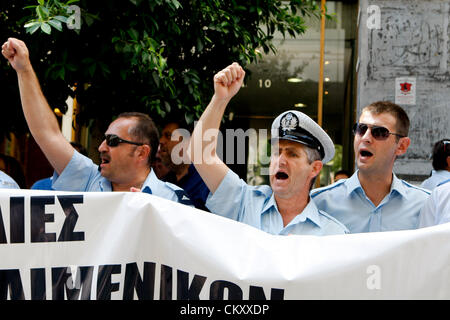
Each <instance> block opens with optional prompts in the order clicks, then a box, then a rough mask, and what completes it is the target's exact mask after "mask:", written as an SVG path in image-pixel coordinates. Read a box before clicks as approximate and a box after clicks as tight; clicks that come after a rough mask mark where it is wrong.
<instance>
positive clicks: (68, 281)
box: [52, 266, 94, 300]
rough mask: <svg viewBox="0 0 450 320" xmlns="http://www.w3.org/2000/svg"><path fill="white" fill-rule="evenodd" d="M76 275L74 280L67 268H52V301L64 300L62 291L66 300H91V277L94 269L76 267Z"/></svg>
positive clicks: (90, 267)
mask: <svg viewBox="0 0 450 320" xmlns="http://www.w3.org/2000/svg"><path fill="white" fill-rule="evenodd" d="M77 268H78V270H77V275H76V277H75V279H74V276H73V275H72V270H71V269H70V268H69V267H65V268H52V299H53V300H64V289H65V292H66V297H67V300H79V299H80V293H81V300H90V299H91V288H92V276H93V273H94V267H92V266H85V267H77Z"/></svg>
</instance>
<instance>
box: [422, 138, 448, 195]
mask: <svg viewBox="0 0 450 320" xmlns="http://www.w3.org/2000/svg"><path fill="white" fill-rule="evenodd" d="M432 165H433V171H431V177H429V178H428V179H425V181H424V182H422V184H421V185H420V186H421V187H422V188H425V189H428V190H433V189H434V188H435V187H436V186H437V185H438V184H440V183H441V182H443V181H446V180H448V179H450V139H442V140H439V141H438V142H436V143H435V144H434V147H433V161H432Z"/></svg>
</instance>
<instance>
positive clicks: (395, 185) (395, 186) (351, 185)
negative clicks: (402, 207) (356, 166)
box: [344, 170, 406, 198]
mask: <svg viewBox="0 0 450 320" xmlns="http://www.w3.org/2000/svg"><path fill="white" fill-rule="evenodd" d="M358 171H359V170H356V171H355V173H354V174H353V175H352V176H351V177H350V178H348V179H347V180H346V181H345V182H344V184H345V185H346V187H347V196H349V195H350V194H351V193H352V192H353V191H355V190H357V189H358V188H359V189H361V191H363V192H364V189H363V188H362V186H361V183H360V182H359V178H358ZM393 191H396V192H398V193H399V194H400V195H401V196H403V197H405V198H406V189H405V186H404V184H403V183H402V181H401V180H400V179H399V178H397V176H396V175H395V173H392V183H391V190H390V191H389V194H391V193H392V192H393Z"/></svg>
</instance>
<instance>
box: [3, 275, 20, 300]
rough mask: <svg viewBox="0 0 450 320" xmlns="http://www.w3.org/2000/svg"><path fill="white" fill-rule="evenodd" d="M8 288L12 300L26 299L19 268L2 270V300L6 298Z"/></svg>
mask: <svg viewBox="0 0 450 320" xmlns="http://www.w3.org/2000/svg"><path fill="white" fill-rule="evenodd" d="M8 288H9V296H10V298H11V300H25V294H24V293H23V286H22V279H21V278H20V271H19V269H12V270H0V300H6V298H7V297H8Z"/></svg>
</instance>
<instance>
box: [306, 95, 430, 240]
mask: <svg viewBox="0 0 450 320" xmlns="http://www.w3.org/2000/svg"><path fill="white" fill-rule="evenodd" d="M408 131H409V118H408V115H407V114H406V112H405V111H404V110H403V109H402V108H401V107H400V106H398V105H396V104H394V103H391V102H388V101H379V102H375V103H372V104H370V105H369V106H367V107H365V108H364V109H363V110H362V113H361V116H360V118H359V122H358V123H357V124H355V126H354V128H353V132H354V135H355V138H354V145H353V147H354V151H355V157H356V159H355V160H356V166H357V169H358V170H357V171H356V172H355V173H354V174H353V175H352V176H351V177H350V178H348V179H344V180H340V181H338V182H336V183H334V184H332V185H330V186H327V187H323V188H319V189H315V190H313V191H312V192H311V197H312V198H313V200H314V202H315V203H316V205H317V207H318V208H319V209H321V210H324V211H326V212H328V213H329V214H330V215H332V216H333V217H335V218H336V219H338V220H339V221H341V222H342V223H343V224H344V225H345V226H346V227H347V228H348V229H349V230H350V232H351V233H358V232H378V231H394V230H406V229H416V228H417V227H418V216H419V212H420V209H421V207H422V206H423V204H424V201H425V200H426V198H427V197H428V196H429V192H428V191H427V190H425V189H422V188H419V187H416V186H413V185H411V184H409V183H407V182H405V181H403V180H400V179H398V178H397V177H396V176H395V174H394V173H393V171H392V170H393V167H394V162H395V160H396V158H397V157H398V156H400V155H402V154H405V152H406V150H407V149H408V147H409V145H410V143H411V140H410V139H409V138H408Z"/></svg>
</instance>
